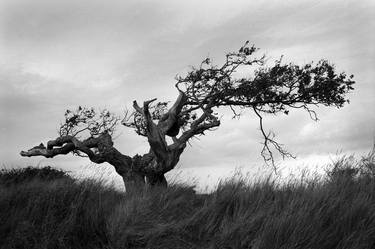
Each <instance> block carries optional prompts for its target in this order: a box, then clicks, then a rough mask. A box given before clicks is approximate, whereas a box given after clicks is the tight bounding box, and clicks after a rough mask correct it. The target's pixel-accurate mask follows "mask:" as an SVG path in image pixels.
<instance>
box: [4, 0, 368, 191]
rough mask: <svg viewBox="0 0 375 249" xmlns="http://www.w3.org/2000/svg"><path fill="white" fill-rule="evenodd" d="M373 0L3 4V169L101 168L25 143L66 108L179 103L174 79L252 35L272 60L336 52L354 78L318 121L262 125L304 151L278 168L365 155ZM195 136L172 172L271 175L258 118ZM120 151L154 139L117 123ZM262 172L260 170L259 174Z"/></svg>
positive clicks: (298, 117)
mask: <svg viewBox="0 0 375 249" xmlns="http://www.w3.org/2000/svg"><path fill="white" fill-rule="evenodd" d="M374 30H375V2H374V1H370V0H368V1H355V0H353V1H343V0H341V1H300V0H298V1H297V0H294V1H269V0H267V1H261V0H259V1H247V0H243V1H242V0H236V1H233V0H232V1H223V0H220V1H218V0H216V1H176V0H168V1H164V0H160V1H143V0H136V1H135V0H134V1H123V0H122V1H115V0H107V1H98V0H97V1H96V0H90V1H88V0H83V1H75V0H63V1H62V0H61V1H54V0H44V1H43V0H0V158H1V162H2V166H3V167H7V168H9V167H24V166H28V165H39V166H43V165H52V166H55V167H59V168H63V169H66V170H69V171H72V172H80V173H82V174H88V172H94V173H96V172H104V173H103V174H108V175H109V178H113V179H115V180H116V181H118V180H119V179H120V178H119V177H118V176H116V175H115V174H114V172H113V169H112V168H111V166H109V165H94V164H92V163H90V162H89V161H87V160H86V159H84V158H79V157H74V156H58V157H55V158H53V159H45V158H42V157H33V158H22V157H21V156H20V155H19V152H20V151H21V150H26V149H29V148H31V147H33V146H35V145H37V144H39V143H40V142H44V143H46V142H47V141H48V140H49V139H54V138H56V137H57V129H58V127H59V124H60V123H61V122H62V120H63V114H64V112H65V110H66V109H72V108H76V107H77V106H79V105H82V106H89V107H91V106H92V107H96V108H108V109H110V110H112V111H114V112H116V113H118V114H123V112H124V110H125V109H126V108H127V107H128V108H129V107H131V103H132V101H133V100H138V101H139V102H142V101H143V100H146V99H151V98H154V97H157V98H158V100H160V101H174V99H175V98H176V97H177V91H176V89H175V88H174V83H175V76H176V75H183V74H184V73H185V72H186V71H187V70H188V69H189V67H190V66H194V65H199V63H200V62H201V61H202V60H203V59H204V58H206V57H207V56H210V57H211V58H212V59H213V62H214V63H215V62H216V63H217V64H220V63H221V62H222V61H223V59H224V56H225V54H226V53H227V52H231V51H237V50H238V49H239V48H240V47H241V46H242V45H243V44H244V42H245V41H246V40H249V41H250V42H251V43H253V44H255V46H256V47H258V48H260V52H259V53H264V54H266V56H267V57H268V58H269V61H273V60H276V59H278V58H279V57H280V56H281V55H283V56H284V57H283V58H284V60H285V61H286V62H288V61H292V62H294V63H296V64H303V63H309V62H311V61H318V60H320V59H327V60H329V61H330V62H332V63H334V64H335V65H336V68H337V70H338V71H340V72H341V71H345V72H347V73H348V74H354V80H355V81H356V84H355V86H354V87H355V90H354V91H353V92H352V93H350V94H349V95H348V97H349V99H350V104H349V105H347V106H345V107H344V108H342V109H335V108H323V107H318V108H316V111H317V113H318V116H319V119H320V121H319V122H314V121H312V120H311V119H310V118H309V115H308V114H307V113H305V112H303V111H298V110H297V111H292V112H291V113H290V115H288V116H285V115H280V116H272V117H267V118H266V120H265V121H266V122H265V128H266V129H270V130H273V131H274V132H275V133H276V134H277V139H278V141H279V142H281V143H283V144H285V146H286V148H287V149H288V150H289V151H290V152H291V153H292V154H294V155H296V156H297V159H296V160H287V161H282V160H278V165H279V167H280V168H281V169H288V170H289V169H291V170H292V171H293V170H294V169H296V168H297V167H298V166H299V165H312V166H319V167H320V168H321V165H324V164H326V163H328V162H330V161H331V160H332V159H333V158H334V157H335V156H336V155H337V154H338V153H340V152H341V153H344V154H352V153H355V154H357V155H362V154H365V153H367V152H368V151H370V150H371V148H372V146H373V144H374V141H375V115H374V107H375V100H374V95H375V84H374V82H373V79H374V78H375V73H374V68H375V67H374V66H375V46H374V44H375V32H374ZM223 114H224V116H223V118H222V125H221V126H220V127H219V128H218V129H217V130H215V131H212V132H208V133H207V134H206V136H203V137H200V138H199V140H193V141H192V142H191V146H188V147H187V149H186V151H185V152H184V154H183V155H182V157H181V161H180V163H179V165H178V166H177V168H176V169H175V170H174V171H173V172H171V174H170V176H169V178H173V177H176V175H178V177H181V178H182V179H188V178H189V177H191V178H196V180H197V181H198V183H197V184H198V185H200V186H204V185H213V184H214V182H216V181H217V179H219V178H221V177H226V176H228V175H230V174H231V172H233V171H234V170H235V169H237V170H238V168H240V169H243V170H244V171H250V172H255V171H256V170H260V169H261V170H263V169H266V170H268V169H267V168H266V167H265V166H264V163H263V162H262V159H261V156H260V151H261V144H260V143H261V142H262V137H261V133H260V131H259V127H258V120H257V119H256V117H255V116H254V114H252V113H251V112H246V111H245V112H244V114H243V116H242V118H241V119H240V120H233V119H232V117H231V115H228V112H226V111H224V112H223ZM114 142H115V146H116V148H118V149H119V150H120V151H121V152H123V153H124V154H127V155H135V154H137V153H139V154H142V153H145V152H147V149H148V145H147V141H146V140H145V139H144V138H142V137H138V136H137V135H136V134H135V133H134V132H133V131H132V130H129V129H128V128H126V127H118V129H117V133H116V138H115V141H114ZM255 169H256V170H255Z"/></svg>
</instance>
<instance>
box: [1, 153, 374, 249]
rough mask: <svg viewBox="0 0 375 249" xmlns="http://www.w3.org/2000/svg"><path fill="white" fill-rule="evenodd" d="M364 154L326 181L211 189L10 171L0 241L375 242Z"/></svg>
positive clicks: (149, 244) (156, 244)
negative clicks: (18, 177) (136, 187)
mask: <svg viewBox="0 0 375 249" xmlns="http://www.w3.org/2000/svg"><path fill="white" fill-rule="evenodd" d="M366 160H367V161H366ZM366 160H361V162H360V163H353V162H352V163H348V160H342V161H339V162H337V164H336V165H335V167H333V169H332V170H331V171H330V172H328V175H327V177H326V178H325V179H323V180H322V179H321V180H317V179H315V180H314V179H313V180H309V181H291V182H289V183H285V184H283V185H280V184H276V183H275V182H274V181H273V180H270V179H268V180H265V181H262V182H255V183H249V182H247V180H246V179H238V178H237V179H236V180H234V179H232V180H228V181H226V182H222V183H221V184H220V185H219V187H218V189H217V190H216V191H214V192H212V193H210V194H196V193H195V192H194V191H193V188H192V187H189V186H183V185H172V186H171V187H170V188H168V189H151V190H145V191H140V192H139V193H138V194H134V195H126V194H125V193H122V192H118V191H116V190H114V189H113V188H110V187H106V186H104V185H103V184H101V183H100V182H95V181H93V180H87V181H79V182H78V181H75V180H73V179H71V178H67V177H63V178H59V177H57V179H55V180H51V179H49V178H48V179H47V180H46V179H45V178H43V177H39V178H33V177H31V178H32V179H31V180H23V181H22V182H21V183H20V182H19V181H17V182H14V183H11V184H3V183H1V179H2V178H4V177H5V175H6V174H9V172H6V171H3V172H1V176H0V183H1V184H0V248H30V249H31V248H38V249H43V248H155V249H158V248H166V249H168V248H173V249H175V248H253V249H255V248H265V249H272V248H319V249H324V248H340V249H341V248H343V249H345V248H356V249H361V248H363V249H364V248H366V249H370V248H375V177H374V175H372V173H371V170H370V169H371V167H375V166H374V157H372V158H371V157H367V158H366ZM364 165H365V166H364ZM366 165H367V166H366ZM361 167H362V168H361ZM350 168H354V169H358V170H357V171H356V172H354V171H353V172H352V173H348V172H349V171H350V170H349V169H350ZM365 168H367V170H365ZM359 169H361V170H359ZM13 174H14V172H13ZM6 177H8V178H9V177H10V176H9V175H7V176H6ZM6 177H5V178H6Z"/></svg>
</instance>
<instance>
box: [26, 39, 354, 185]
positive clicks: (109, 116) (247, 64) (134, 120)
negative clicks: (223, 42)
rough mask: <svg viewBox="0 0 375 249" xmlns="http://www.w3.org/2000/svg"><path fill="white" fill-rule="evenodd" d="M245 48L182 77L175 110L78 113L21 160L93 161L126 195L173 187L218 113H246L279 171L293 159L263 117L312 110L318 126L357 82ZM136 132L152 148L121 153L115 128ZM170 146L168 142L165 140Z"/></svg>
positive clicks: (164, 106)
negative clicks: (192, 144)
mask: <svg viewBox="0 0 375 249" xmlns="http://www.w3.org/2000/svg"><path fill="white" fill-rule="evenodd" d="M256 52H257V49H256V48H255V47H254V46H249V42H246V43H245V44H244V46H242V47H241V48H240V49H239V51H237V52H231V53H228V54H226V57H225V60H224V62H223V64H222V65H221V66H218V65H215V64H213V63H212V62H211V60H210V58H206V59H204V60H203V61H202V63H201V64H200V65H199V66H198V67H193V68H191V70H190V71H189V72H188V73H187V74H186V75H184V76H178V77H177V78H176V81H177V82H176V84H175V87H176V89H177V90H178V97H177V100H176V101H175V102H174V104H173V105H172V106H170V107H169V106H168V103H167V102H156V98H155V99H151V100H147V101H144V102H143V104H141V105H139V104H138V103H137V101H134V102H133V111H128V112H127V113H126V115H125V117H124V118H123V119H121V118H120V117H118V116H116V115H114V114H113V113H111V112H109V111H107V110H104V111H101V112H96V111H95V110H94V109H90V108H82V107H79V108H78V109H76V110H73V111H72V110H67V111H66V113H65V122H64V123H63V124H61V126H60V129H59V134H58V137H57V138H56V139H53V140H50V141H48V143H47V146H44V145H43V144H40V145H39V146H35V147H33V148H31V149H29V150H28V151H22V152H21V155H22V156H28V157H31V156H44V157H47V158H50V157H54V156H56V155H62V154H68V153H73V154H74V155H78V156H84V157H88V158H89V159H90V160H91V161H92V162H94V163H97V164H101V163H104V162H107V163H109V164H111V165H113V166H114V168H115V170H116V172H117V173H118V174H119V175H120V176H122V178H123V180H124V183H125V186H126V189H127V191H129V190H133V189H139V188H141V187H143V186H144V185H145V184H148V185H150V186H156V185H158V186H167V181H166V179H165V176H164V174H165V173H167V172H168V171H170V170H172V169H173V168H174V167H175V166H176V165H177V163H178V161H179V159H180V156H181V154H182V152H183V151H184V150H185V148H186V144H187V143H188V142H189V140H190V139H192V138H193V137H195V136H201V135H204V134H205V132H207V131H209V130H212V129H213V128H215V127H218V126H220V116H219V114H218V113H219V112H220V111H222V110H223V109H224V108H229V109H230V110H231V111H232V112H233V115H234V116H237V117H239V116H240V115H241V109H248V110H250V111H253V112H254V113H255V114H256V117H257V118H258V119H259V126H260V132H261V134H262V136H263V145H262V146H263V148H262V150H261V155H262V157H263V158H264V160H265V162H267V163H268V164H270V165H274V152H278V153H280V154H281V155H282V157H288V156H292V155H291V154H290V153H289V152H287V151H286V150H285V149H284V148H283V147H282V146H281V144H279V143H278V142H277V141H276V140H275V139H274V134H273V133H272V132H266V131H265V129H264V126H263V117H264V116H265V115H267V114H274V115H275V114H286V115H287V114H288V113H289V111H291V110H294V109H302V110H305V111H307V113H308V114H309V115H310V117H311V118H312V119H313V120H317V115H316V112H315V111H314V109H313V108H314V107H315V106H318V105H324V106H334V107H337V108H340V107H342V106H343V105H344V104H345V103H346V102H348V100H347V99H346V97H345V95H346V94H347V93H348V92H349V91H351V90H353V87H352V85H353V84H354V81H353V80H352V78H353V76H352V75H351V76H347V75H346V74H345V73H337V72H336V71H335V68H334V66H333V65H332V64H331V63H329V62H328V61H326V60H320V61H319V62H317V63H308V64H306V65H303V66H298V65H295V64H292V63H289V64H284V63H282V60H281V59H280V60H277V61H276V62H275V63H274V64H273V65H271V66H267V65H266V63H265V61H266V59H265V57H264V56H257V55H256V54H257V53H256ZM120 122H121V124H123V125H124V126H126V127H129V128H132V129H134V130H135V132H136V133H137V134H138V135H140V136H144V137H146V138H147V141H148V143H149V145H150V149H149V151H148V152H147V153H145V154H143V155H138V154H137V155H135V156H133V157H131V156H128V155H124V154H122V153H121V152H119V151H118V150H117V149H116V148H115V147H114V144H113V140H112V135H113V132H114V129H115V127H116V125H117V124H119V123H120ZM168 136H169V137H170V138H171V139H167V137H168Z"/></svg>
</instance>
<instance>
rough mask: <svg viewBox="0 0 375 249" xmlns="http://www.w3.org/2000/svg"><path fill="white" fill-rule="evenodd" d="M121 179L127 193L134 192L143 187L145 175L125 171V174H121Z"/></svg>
mask: <svg viewBox="0 0 375 249" xmlns="http://www.w3.org/2000/svg"><path fill="white" fill-rule="evenodd" d="M122 179H123V181H124V184H125V190H126V192H127V193H136V192H139V191H142V190H143V189H144V187H145V177H144V175H142V174H139V173H136V172H127V174H126V175H122Z"/></svg>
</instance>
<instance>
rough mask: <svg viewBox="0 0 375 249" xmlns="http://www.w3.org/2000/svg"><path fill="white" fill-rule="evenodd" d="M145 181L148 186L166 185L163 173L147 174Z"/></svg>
mask: <svg viewBox="0 0 375 249" xmlns="http://www.w3.org/2000/svg"><path fill="white" fill-rule="evenodd" d="M146 182H147V184H148V185H149V186H150V187H164V188H166V187H168V182H167V179H166V178H165V176H164V174H163V173H159V174H149V175H147V176H146Z"/></svg>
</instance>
